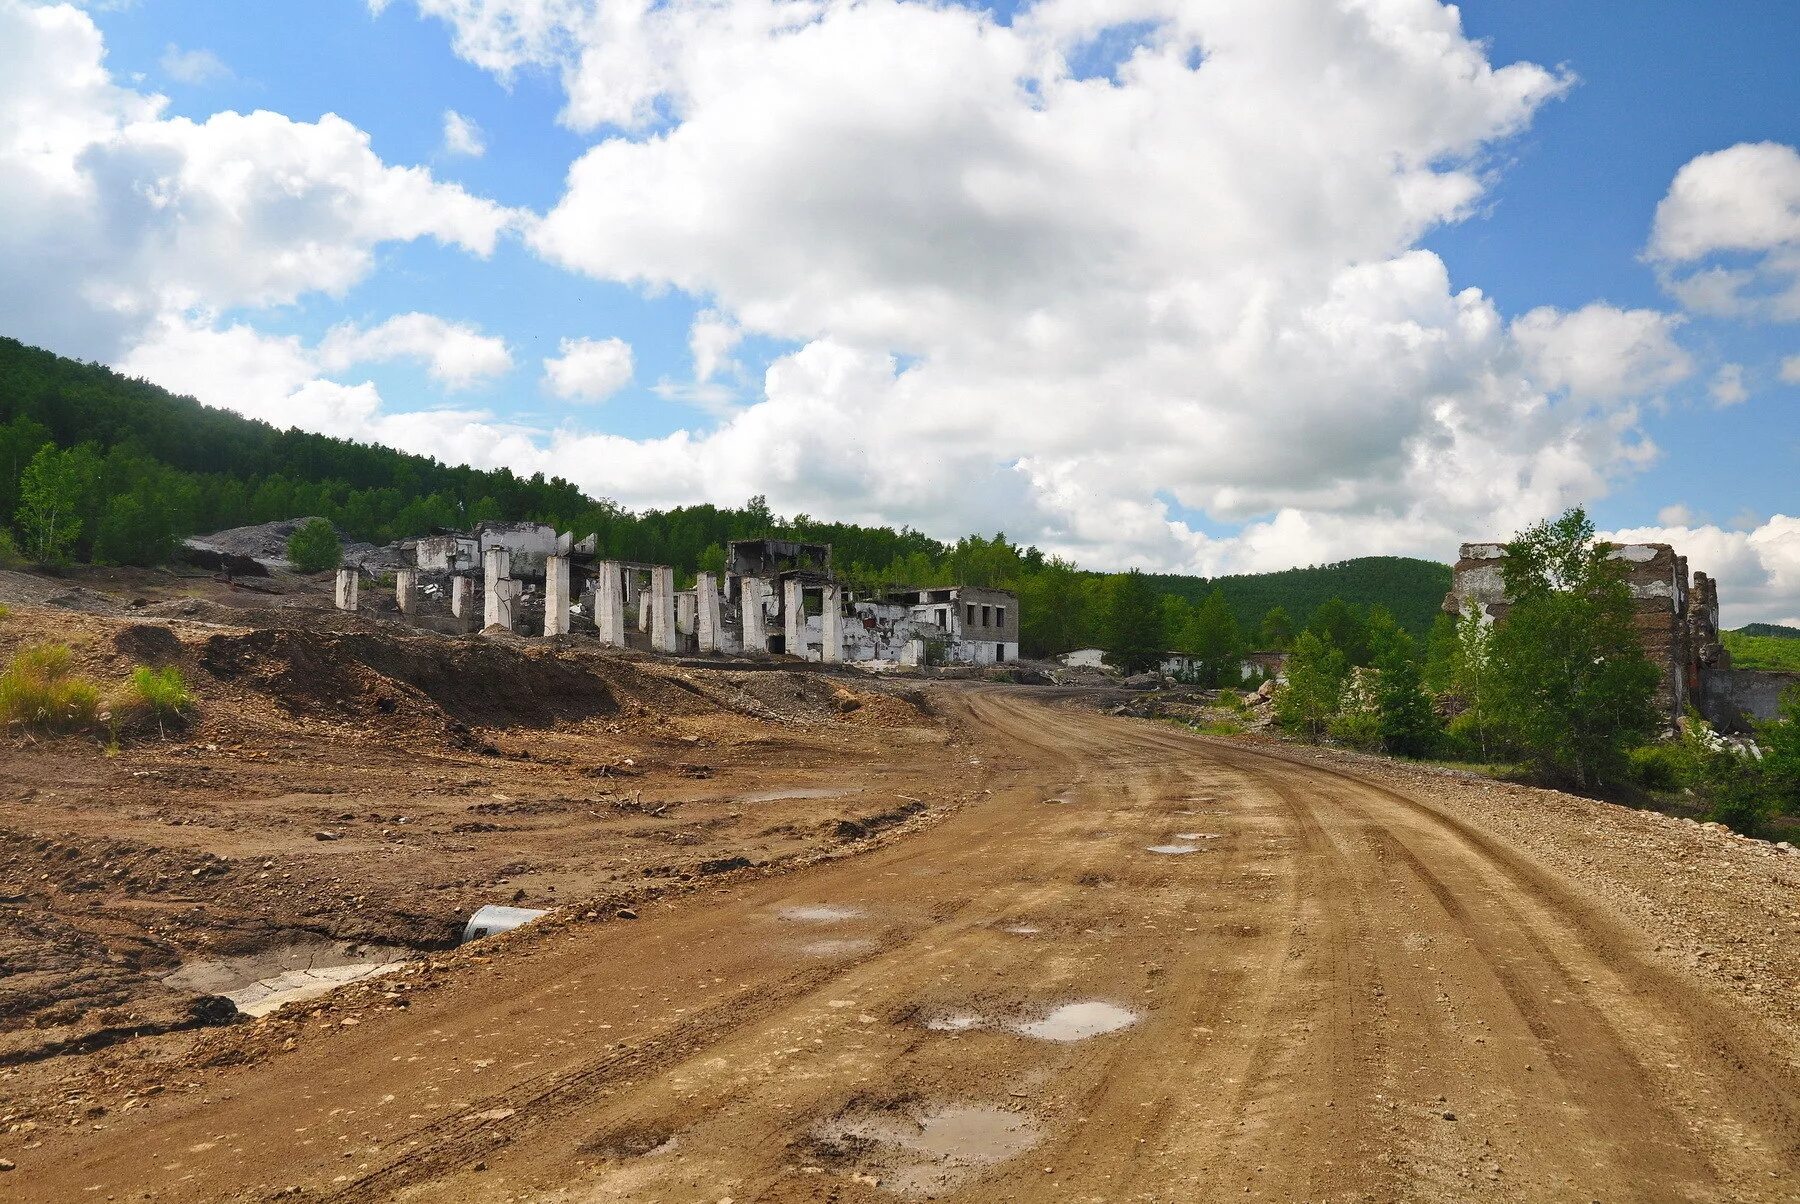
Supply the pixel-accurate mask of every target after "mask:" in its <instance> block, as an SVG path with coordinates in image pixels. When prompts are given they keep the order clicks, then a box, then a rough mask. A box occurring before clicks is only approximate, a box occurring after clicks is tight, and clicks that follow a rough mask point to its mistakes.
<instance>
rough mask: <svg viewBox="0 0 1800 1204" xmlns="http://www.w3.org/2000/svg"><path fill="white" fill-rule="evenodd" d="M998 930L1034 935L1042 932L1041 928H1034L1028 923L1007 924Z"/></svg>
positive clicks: (1016, 934) (1015, 934) (1020, 934)
mask: <svg viewBox="0 0 1800 1204" xmlns="http://www.w3.org/2000/svg"><path fill="white" fill-rule="evenodd" d="M1000 931H1001V932H1010V933H1012V934H1013V935H1014V936H1036V935H1037V934H1038V933H1040V932H1042V931H1043V929H1042V928H1034V927H1032V926H1031V925H1030V924H1008V925H1007V926H1006V927H1005V928H1002V929H1001V930H1000Z"/></svg>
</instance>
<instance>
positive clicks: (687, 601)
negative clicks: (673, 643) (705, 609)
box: [675, 589, 700, 635]
mask: <svg viewBox="0 0 1800 1204" xmlns="http://www.w3.org/2000/svg"><path fill="white" fill-rule="evenodd" d="M699 617H700V599H699V598H697V597H695V596H694V591H693V590H691V589H684V590H682V591H681V592H680V593H679V594H676V595H675V630H676V632H677V633H679V634H681V635H693V634H694V624H695V623H696V622H698V620H699Z"/></svg>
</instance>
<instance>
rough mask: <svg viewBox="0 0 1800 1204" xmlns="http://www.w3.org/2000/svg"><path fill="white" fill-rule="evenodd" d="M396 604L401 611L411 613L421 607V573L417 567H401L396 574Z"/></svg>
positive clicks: (405, 613) (404, 613) (406, 613)
mask: <svg viewBox="0 0 1800 1204" xmlns="http://www.w3.org/2000/svg"><path fill="white" fill-rule="evenodd" d="M394 605H395V606H397V607H399V608H400V613H401V614H403V615H410V614H411V613H413V611H415V610H417V609H418V608H419V574H418V571H417V570H415V569H400V570H398V571H397V572H395V574H394Z"/></svg>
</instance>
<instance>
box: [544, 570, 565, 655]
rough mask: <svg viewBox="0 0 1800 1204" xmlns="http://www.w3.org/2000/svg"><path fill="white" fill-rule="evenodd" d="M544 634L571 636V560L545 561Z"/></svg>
mask: <svg viewBox="0 0 1800 1204" xmlns="http://www.w3.org/2000/svg"><path fill="white" fill-rule="evenodd" d="M544 634H545V635H547V636H549V635H568V634H569V558H568V557H567V556H549V557H546V558H545V560H544Z"/></svg>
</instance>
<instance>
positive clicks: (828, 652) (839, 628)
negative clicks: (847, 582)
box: [819, 585, 844, 665]
mask: <svg viewBox="0 0 1800 1204" xmlns="http://www.w3.org/2000/svg"><path fill="white" fill-rule="evenodd" d="M820 615H821V617H820V621H819V643H820V649H819V659H820V660H822V661H824V662H825V663H826V664H828V665H835V664H838V663H839V662H840V661H842V660H843V659H844V589H843V587H842V586H840V585H828V586H826V587H825V604H824V607H823V609H822V610H821V612H820Z"/></svg>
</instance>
